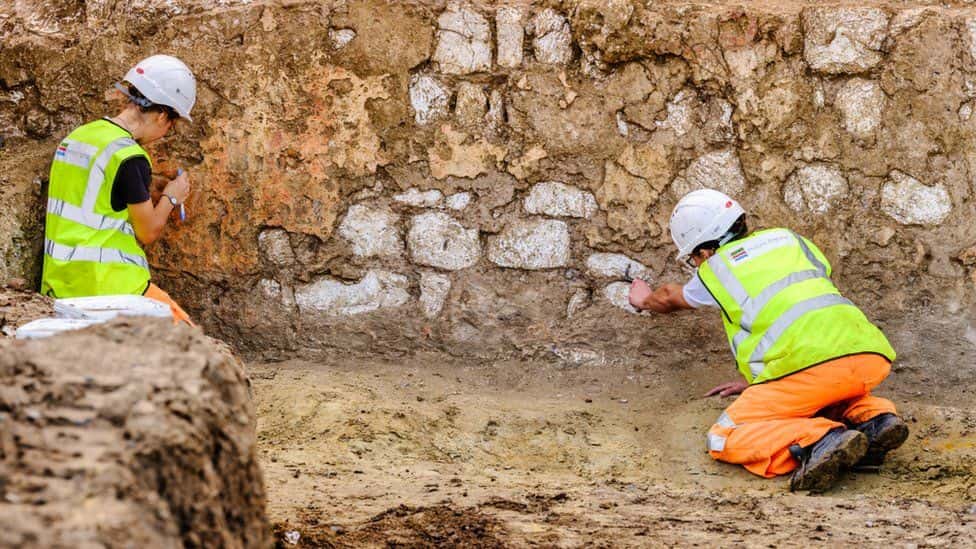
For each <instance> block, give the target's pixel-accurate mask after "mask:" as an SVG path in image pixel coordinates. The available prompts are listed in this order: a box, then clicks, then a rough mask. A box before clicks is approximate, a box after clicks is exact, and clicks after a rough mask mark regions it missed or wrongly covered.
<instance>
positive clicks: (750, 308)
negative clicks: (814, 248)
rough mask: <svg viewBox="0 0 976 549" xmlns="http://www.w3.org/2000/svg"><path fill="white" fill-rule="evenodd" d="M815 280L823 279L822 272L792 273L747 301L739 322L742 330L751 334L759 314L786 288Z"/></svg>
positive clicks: (812, 270)
mask: <svg viewBox="0 0 976 549" xmlns="http://www.w3.org/2000/svg"><path fill="white" fill-rule="evenodd" d="M814 278H822V277H821V274H820V271H818V270H814V269H810V270H807V271H800V272H798V273H790V274H788V275H786V276H784V277H783V278H781V279H779V280H777V281H776V282H773V283H772V284H770V285H769V286H766V287H765V288H763V291H761V292H759V295H757V296H756V297H752V298H749V299H747V300H746V302H745V303H743V304H742V318H741V319H740V320H739V325H740V326H742V329H743V330H745V331H747V332H751V331H752V324H753V323H754V322H755V321H756V318H757V317H758V316H759V313H760V312H762V310H763V309H764V308H765V307H766V305H768V304H769V302H770V301H772V300H773V298H774V297H776V294H778V293H780V292H782V291H783V290H785V289H786V288H788V287H790V286H792V285H794V284H799V283H800V282H803V281H806V280H811V279H814Z"/></svg>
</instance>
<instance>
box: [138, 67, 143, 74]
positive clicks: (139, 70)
mask: <svg viewBox="0 0 976 549" xmlns="http://www.w3.org/2000/svg"><path fill="white" fill-rule="evenodd" d="M136 72H137V73H139V74H144V73H145V71H144V70H142V67H136Z"/></svg>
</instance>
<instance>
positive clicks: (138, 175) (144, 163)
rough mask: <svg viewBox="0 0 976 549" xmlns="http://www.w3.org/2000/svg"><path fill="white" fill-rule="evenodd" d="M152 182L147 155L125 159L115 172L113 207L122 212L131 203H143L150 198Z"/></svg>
mask: <svg viewBox="0 0 976 549" xmlns="http://www.w3.org/2000/svg"><path fill="white" fill-rule="evenodd" d="M105 120H108V119H107V118H106V119H105ZM108 121H109V122H112V121H111V120H108ZM112 123H113V124H115V122H112ZM115 125H116V126H118V124H115ZM119 127H120V128H121V126H119ZM123 129H124V128H123ZM151 183H152V168H150V167H149V160H148V159H147V158H146V157H144V156H135V157H132V158H130V159H128V160H125V161H124V162H122V165H121V166H119V169H118V171H117V172H115V181H113V182H112V209H113V210H114V211H117V212H121V211H122V210H124V209H126V208H127V207H128V206H129V204H141V203H143V202H145V201H147V200H149V185H150V184H151Z"/></svg>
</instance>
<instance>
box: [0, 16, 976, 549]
mask: <svg viewBox="0 0 976 549" xmlns="http://www.w3.org/2000/svg"><path fill="white" fill-rule="evenodd" d="M0 40H2V42H0V44H2V48H0V138H2V142H0V235H3V238H0V283H2V282H3V281H4V280H9V281H11V282H12V283H13V285H15V286H25V287H33V286H34V285H35V284H36V282H37V280H38V276H39V273H38V269H39V265H40V253H41V248H42V241H43V235H42V225H41V221H42V216H43V211H44V185H45V184H46V177H47V168H48V165H49V164H48V163H49V161H50V157H51V154H52V151H53V150H54V148H55V147H56V144H57V143H58V141H59V139H60V138H61V137H63V136H64V135H65V134H66V133H67V132H68V131H70V130H71V129H72V128H73V127H74V126H75V125H78V124H80V123H82V122H84V121H87V120H90V119H92V118H95V117H98V116H101V115H104V114H107V113H108V112H109V110H110V109H111V108H112V107H111V106H109V105H107V104H106V102H105V91H106V90H107V89H108V88H109V87H110V85H111V84H112V83H113V82H114V81H115V80H116V79H117V78H119V77H121V75H123V74H124V73H125V71H126V70H127V69H128V68H129V67H130V66H131V64H132V63H134V62H135V61H136V60H138V59H141V58H143V57H145V56H147V55H149V54H151V53H157V52H163V53H171V54H174V55H177V56H179V57H181V58H182V59H183V60H185V61H186V62H187V63H188V64H189V65H190V66H191V67H192V68H193V69H194V71H195V73H196V75H197V78H198V80H199V100H198V103H197V107H196V109H195V111H194V120H195V122H194V124H192V125H187V126H185V127H184V128H182V129H181V131H180V132H179V134H178V135H174V136H172V137H169V138H167V139H166V140H165V141H163V142H162V143H160V144H158V145H157V146H155V147H154V148H153V150H152V154H153V155H154V161H155V165H156V168H157V170H158V171H162V170H166V169H169V168H175V167H183V168H185V169H186V170H188V171H189V172H190V173H191V174H192V176H193V180H194V192H193V194H192V195H191V198H190V200H189V202H188V204H187V209H188V210H189V218H188V220H187V221H186V222H185V223H183V224H181V225H174V226H171V227H170V228H168V229H167V234H166V236H165V238H164V239H163V241H162V242H160V243H158V244H157V245H156V246H155V247H154V248H152V249H151V250H150V259H151V263H152V265H153V268H154V274H155V277H156V278H157V282H158V283H159V284H160V285H161V286H163V287H164V288H166V289H167V290H169V291H170V293H172V294H173V295H174V296H175V297H176V298H177V299H178V300H179V301H181V303H182V304H183V305H184V306H185V308H187V310H189V311H190V312H191V314H192V315H193V316H194V317H195V318H196V319H198V320H199V321H200V322H201V324H202V325H203V327H204V329H205V331H206V332H207V333H208V334H209V335H212V336H214V337H217V338H220V339H222V340H224V341H226V342H228V343H229V344H231V345H232V346H233V347H234V348H235V349H236V350H237V352H239V353H241V354H243V356H245V357H246V358H247V361H248V372H249V374H250V377H251V378H252V382H253V393H254V404H255V406H256V413H257V427H256V429H257V450H256V451H257V455H258V459H259V460H260V462H261V466H262V468H263V470H264V477H265V479H266V480H265V481H266V485H267V501H268V506H267V512H268V514H269V516H270V518H271V521H272V522H274V523H275V524H276V526H275V534H274V535H275V539H276V540H277V541H278V542H280V543H287V542H286V541H284V535H285V533H286V532H288V531H292V530H296V531H298V532H299V533H300V534H301V536H302V537H301V539H300V540H299V543H301V544H306V545H315V544H318V545H328V544H335V545H340V546H341V545H347V546H356V545H363V544H376V545H383V544H388V543H402V544H406V545H410V544H416V545H423V544H438V543H441V544H452V543H453V544H465V545H471V544H479V543H480V544H482V545H485V546H492V545H530V544H538V545H567V546H575V545H586V544H596V545H606V546H617V545H637V546H639V545H660V544H692V543H700V544H705V543H708V544H712V545H714V544H720V545H738V544H743V545H752V546H760V545H762V546H765V545H769V544H791V543H796V542H797V541H799V542H801V543H810V544H813V545H817V544H822V545H840V544H853V543H859V544H866V545H874V546H879V545H891V544H892V543H895V544H896V545H897V544H904V545H916V546H928V545H931V546H935V545H941V546H966V545H967V544H968V545H972V544H973V541H972V540H973V539H974V530H976V524H974V520H976V507H974V504H976V501H974V500H976V473H974V468H976V465H974V457H973V456H974V454H976V434H974V429H976V406H974V404H973V401H974V399H973V393H974V388H976V307H974V306H976V296H974V291H976V223H974V222H973V217H974V213H976V206H974V198H976V197H974V194H976V156H974V155H973V151H974V150H976V149H974V145H976V118H974V116H973V114H974V113H973V110H974V107H976V9H974V8H972V7H970V6H969V4H967V3H966V2H962V1H960V2H943V3H940V4H938V5H934V4H933V5H931V6H930V5H926V4H924V3H921V2H877V3H856V4H855V3H850V2H840V3H838V4H832V5H825V4H822V3H819V2H817V3H814V2H775V3H774V2H768V3H767V2H745V3H729V2H711V3H706V2H639V1H627V0H614V1H577V0H566V1H563V2H558V1H552V2H497V3H495V2H468V3H455V2H437V1H410V2H385V1H377V0H362V1H336V2H306V1H301V0H290V1H284V0H282V1H266V2H263V1H245V0H240V1H235V0H202V1H196V2H190V1H181V0H170V1H165V2H164V1H162V0H140V1H137V2H131V1H130V2H121V1H114V0H101V1H92V0H88V1H86V2H81V1H70V0H35V1H30V2H28V1H15V2H12V3H7V4H5V5H3V6H2V7H0ZM702 186H712V187H717V188H719V189H721V190H724V191H726V192H728V193H730V194H732V195H734V196H735V197H736V198H738V199H739V200H740V201H741V202H742V203H743V205H744V206H745V207H746V208H747V210H749V212H750V214H751V218H750V223H751V224H752V225H753V226H755V227H771V226H789V227H791V228H793V229H795V230H796V231H798V232H800V233H803V234H804V235H806V236H808V237H809V238H811V239H813V240H814V241H815V242H816V243H817V244H818V245H819V246H820V247H821V248H822V249H823V250H824V252H825V253H826V254H827V257H828V258H829V259H830V261H831V262H832V264H833V267H834V280H835V282H836V283H837V284H838V286H839V287H840V288H841V289H842V291H843V292H844V293H845V295H847V296H848V297H850V298H851V299H852V300H853V301H854V302H855V303H857V304H858V305H859V306H861V307H862V308H863V309H864V310H865V312H866V313H867V314H868V316H869V317H871V318H872V319H873V320H875V321H876V322H877V323H878V324H879V325H880V326H882V328H883V329H884V330H885V332H886V333H887V334H888V335H889V336H890V338H891V340H892V342H893V344H894V346H895V348H896V349H897V350H898V352H899V360H898V362H897V363H896V366H895V370H894V374H893V375H892V377H891V378H890V379H889V381H888V382H887V383H886V385H885V386H884V387H883V390H882V391H881V392H882V394H886V395H888V396H890V397H891V398H893V399H894V400H895V401H896V403H897V404H898V405H900V406H901V408H902V410H903V412H904V414H905V415H906V417H909V418H910V420H911V426H912V429H913V434H912V436H911V438H910V439H909V441H908V443H907V444H906V446H905V447H904V448H903V449H901V450H899V451H898V452H897V453H896V454H894V455H893V456H892V457H891V461H890V463H889V464H888V466H887V467H886V468H885V469H884V470H883V471H882V472H881V473H880V474H879V475H874V476H865V475H858V476H856V477H853V478H851V479H847V480H846V481H845V482H844V483H842V484H841V486H840V487H838V488H837V489H836V490H834V491H833V492H831V493H829V494H827V495H825V496H821V497H810V496H805V495H789V494H787V493H785V486H784V484H783V483H782V482H781V481H775V480H774V481H762V480H760V479H755V478H752V477H750V476H748V474H747V473H745V472H744V471H741V470H739V469H736V468H733V467H730V466H722V465H720V464H716V463H713V462H711V461H710V460H709V459H708V457H707V456H706V455H705V454H704V448H703V445H704V443H703V438H704V433H705V431H706V429H707V428H708V426H709V425H710V424H711V423H712V422H713V421H714V418H715V417H716V416H717V415H718V413H719V412H720V411H721V409H722V408H723V406H724V405H725V404H724V403H723V402H721V401H718V400H710V399H703V398H701V397H700V395H701V394H703V393H704V392H705V391H706V390H707V389H708V388H710V387H711V386H712V385H714V384H717V383H719V382H722V381H726V380H728V379H731V378H732V376H733V375H734V372H733V369H732V367H731V366H730V360H729V357H728V350H727V346H726V345H725V343H724V342H723V339H722V335H721V326H720V322H719V321H718V318H717V317H712V316H709V315H708V314H707V313H706V314H698V315H694V314H683V315H678V316H676V317H668V318H661V317H653V316H647V315H636V314H634V313H633V312H632V311H631V310H629V308H628V307H627V306H626V297H625V296H626V284H625V283H624V282H623V281H622V279H623V278H624V274H625V272H627V271H628V270H629V272H630V273H631V274H638V275H639V276H641V277H643V278H645V279H647V280H648V281H649V282H652V283H656V282H661V281H679V280H682V279H684V277H686V276H687V275H686V274H684V273H683V272H682V271H681V270H680V269H679V268H678V267H677V265H676V264H675V263H674V261H673V251H672V250H673V248H672V246H671V242H670V237H669V235H668V231H667V220H668V216H669V214H670V211H671V209H672V207H673V206H674V204H675V202H676V201H677V199H678V197H680V196H681V194H683V193H684V192H686V191H688V190H690V189H694V188H698V187H702ZM628 267H629V269H628ZM11 299H12V298H11ZM14 308H15V307H13V305H8V306H7V307H6V309H5V311H6V312H5V313H4V314H6V315H7V318H8V320H7V321H6V322H7V323H8V324H15V323H16V322H17V321H15V320H11V319H12V318H13V313H10V312H9V311H12V310H13V309H14ZM104 329H106V330H109V331H110V332H111V330H112V329H113V328H111V327H106V328H104ZM114 329H116V330H121V329H122V328H121V327H119V328H114ZM126 333H128V332H126ZM71 337H75V336H71ZM79 337H80V336H79ZM174 337H175V336H174ZM181 337H182V336H181ZM186 337H189V336H186ZM65 341H72V340H71V339H70V338H68V339H66V340H65ZM69 344H73V343H69ZM18 352H19V351H18ZM5 375H6V374H5ZM248 402H250V401H248ZM7 406H12V405H9V404H8V405H7ZM19 409H21V410H23V408H19ZM25 417H26V416H25ZM200 543H202V544H205V543H204V542H203V541H201V542H200Z"/></svg>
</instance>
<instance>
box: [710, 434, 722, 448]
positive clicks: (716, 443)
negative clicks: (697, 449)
mask: <svg viewBox="0 0 976 549" xmlns="http://www.w3.org/2000/svg"><path fill="white" fill-rule="evenodd" d="M708 449H709V451H712V452H721V451H722V450H724V449H725V437H723V436H719V435H713V434H712V433H708Z"/></svg>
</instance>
